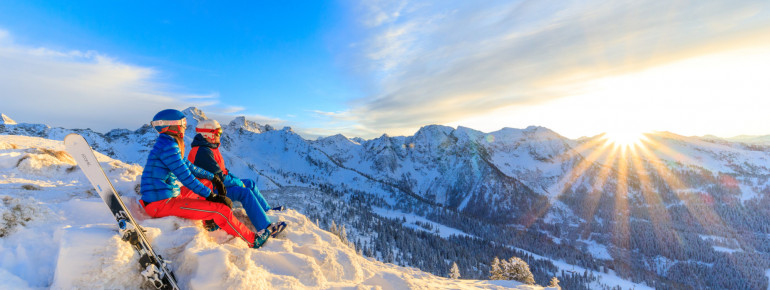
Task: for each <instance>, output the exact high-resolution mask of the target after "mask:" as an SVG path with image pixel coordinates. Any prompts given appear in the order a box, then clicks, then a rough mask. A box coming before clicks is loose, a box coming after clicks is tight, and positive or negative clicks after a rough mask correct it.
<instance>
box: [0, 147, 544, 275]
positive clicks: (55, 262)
mask: <svg viewBox="0 0 770 290" xmlns="http://www.w3.org/2000/svg"><path fill="white" fill-rule="evenodd" d="M63 150H64V146H63V144H62V142H61V141H54V140H47V139H42V138H36V137H22V136H0V215H1V216H2V219H1V220H0V289H28V288H33V289H34V288H55V289H60V288H66V289H71V288H78V289H93V288H109V289H137V288H139V287H140V286H141V285H140V284H141V280H140V278H139V277H140V276H139V269H138V267H137V259H138V256H137V254H136V253H135V252H134V251H133V250H132V249H131V247H130V246H129V245H128V244H127V243H125V242H123V241H121V240H120V238H119V237H118V235H117V227H116V225H115V222H114V219H113V218H112V216H111V214H110V213H109V211H108V210H107V208H106V206H105V205H104V203H103V202H102V201H101V199H100V198H99V197H98V196H97V195H96V194H95V193H94V191H93V190H92V189H91V186H90V184H89V183H88V181H87V180H86V179H85V176H84V175H83V174H82V173H81V172H80V170H79V169H78V168H77V167H76V166H75V163H74V161H73V160H72V158H71V157H70V156H68V155H67V154H64V153H63ZM97 157H98V158H99V161H100V163H101V165H102V167H103V168H104V169H105V172H106V173H107V176H108V177H109V178H110V179H111V180H112V182H113V183H114V185H115V188H116V189H117V190H118V191H119V192H120V193H121V194H122V196H123V200H124V202H125V203H126V204H127V205H129V207H130V209H131V212H132V214H133V215H134V217H135V218H136V219H137V220H138V221H139V223H140V224H141V225H142V226H143V227H144V228H145V229H146V230H147V235H148V238H149V239H150V240H151V241H152V244H153V247H154V248H155V250H156V251H157V252H158V253H159V254H161V255H163V256H164V257H165V258H166V259H167V260H170V261H172V264H171V265H170V267H171V269H172V270H173V271H174V272H175V273H176V276H177V278H178V280H179V284H180V285H181V286H182V288H185V289H274V288H280V289H286V288H291V289H296V288H313V289H375V288H381V289H408V288H432V289H435V288H439V289H441V288H446V289H475V288H485V289H489V288H492V289H495V288H507V287H513V288H518V289H540V288H541V287H536V286H527V285H521V284H520V283H517V282H512V281H479V280H452V279H447V278H442V277H437V276H434V275H432V274H429V273H425V272H422V271H420V270H418V269H414V268H405V267H399V266H395V265H393V264H385V263H381V262H378V261H375V260H372V259H369V258H365V257H362V256H360V255H358V254H357V253H356V252H355V250H354V249H352V248H350V247H348V246H346V245H344V244H343V243H342V242H341V241H340V240H339V238H338V237H337V236H335V235H333V234H331V233H329V232H327V231H324V230H322V229H320V228H318V227H317V226H316V225H315V224H314V223H313V222H311V221H310V220H308V219H307V218H306V217H305V216H303V215H302V214H300V213H298V212H296V211H294V210H291V209H289V210H287V211H285V212H279V213H273V212H271V213H269V214H270V217H271V219H274V220H276V219H277V220H285V221H287V222H288V223H289V224H290V226H289V228H288V229H287V230H286V231H285V232H284V234H282V236H280V237H279V238H277V239H271V240H269V241H268V242H267V243H266V244H265V246H264V247H263V248H260V249H258V250H255V249H250V248H248V247H247V245H246V243H245V242H243V241H241V240H239V239H233V238H231V237H230V236H228V235H227V234H225V233H224V232H223V231H216V232H212V233H209V232H207V231H205V230H203V228H202V227H201V226H200V225H199V223H198V222H195V221H190V220H185V219H180V218H176V217H166V218H160V219H150V218H148V217H147V216H146V215H145V214H144V213H143V211H142V210H141V209H140V208H139V207H138V205H137V203H136V199H137V198H138V195H137V193H136V189H137V184H138V182H139V179H138V177H139V175H140V174H141V170H142V168H141V167H140V166H138V165H135V164H133V165H129V164H126V163H123V162H121V161H117V160H113V159H111V158H109V157H106V156H104V155H101V154H97ZM440 230H441V231H442V233H444V231H445V230H447V231H450V230H452V229H444V228H441V229H440ZM447 233H449V232H447Z"/></svg>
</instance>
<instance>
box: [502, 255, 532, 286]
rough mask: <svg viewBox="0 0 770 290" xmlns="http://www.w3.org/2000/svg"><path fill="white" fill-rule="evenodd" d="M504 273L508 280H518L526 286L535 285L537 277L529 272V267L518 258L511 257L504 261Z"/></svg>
mask: <svg viewBox="0 0 770 290" xmlns="http://www.w3.org/2000/svg"><path fill="white" fill-rule="evenodd" d="M502 264H503V267H501V268H503V273H504V275H505V277H506V280H516V281H519V282H522V283H524V284H529V285H533V284H535V277H534V276H532V272H531V271H530V270H529V265H527V262H524V260H522V259H519V258H517V257H511V259H509V260H508V261H503V263H502Z"/></svg>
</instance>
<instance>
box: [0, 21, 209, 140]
mask: <svg viewBox="0 0 770 290" xmlns="http://www.w3.org/2000/svg"><path fill="white" fill-rule="evenodd" d="M10 38H11V36H10V34H9V33H8V32H7V31H4V30H0V103H2V104H3V105H2V107H1V108H0V111H2V113H5V114H7V115H9V116H12V118H14V119H16V120H17V121H19V122H30V123H45V124H48V125H51V126H61V127H67V128H91V129H94V130H97V131H107V130H109V129H114V128H129V129H136V128H138V127H140V126H141V125H142V124H145V123H148V122H149V121H150V119H151V118H152V116H153V115H155V113H157V112H158V111H160V110H163V109H166V108H176V109H184V108H186V107H188V106H198V107H206V106H212V105H216V104H218V100H217V98H216V96H215V95H191V94H179V93H174V92H171V91H169V90H167V89H166V88H167V85H166V84H164V83H161V82H159V81H156V78H157V76H158V74H159V73H158V71H156V70H154V69H151V68H147V67H141V66H137V65H132V64H126V63H122V62H120V61H119V60H116V59H114V58H111V57H109V56H106V55H103V54H100V53H98V52H95V51H78V50H72V51H59V50H53V49H49V48H45V47H25V46H20V45H16V44H14V43H13V42H12V41H10Z"/></svg>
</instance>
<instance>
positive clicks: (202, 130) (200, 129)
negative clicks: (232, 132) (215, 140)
mask: <svg viewBox="0 0 770 290" xmlns="http://www.w3.org/2000/svg"><path fill="white" fill-rule="evenodd" d="M195 132H198V133H211V134H214V135H217V136H219V135H222V128H216V129H203V128H195Z"/></svg>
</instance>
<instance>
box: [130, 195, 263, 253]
mask: <svg viewBox="0 0 770 290" xmlns="http://www.w3.org/2000/svg"><path fill="white" fill-rule="evenodd" d="M195 196H197V195H195ZM144 211H146V212H147V214H148V215H150V216H151V217H154V218H159V217H166V216H178V217H181V218H186V219H191V220H214V223H216V224H217V225H218V226H219V227H220V228H221V229H223V230H225V232H227V233H228V234H230V235H232V236H235V237H239V238H241V239H243V240H244V241H246V243H248V244H249V247H253V246H254V237H255V235H254V232H252V231H250V230H249V229H248V228H247V227H246V226H245V225H244V224H242V223H241V222H240V221H238V219H237V218H235V216H234V215H233V211H232V210H231V209H230V208H229V207H227V206H226V205H224V204H221V203H216V202H210V201H207V200H205V199H198V198H195V197H192V196H191V197H183V196H177V197H172V198H168V199H164V200H159V201H156V202H152V203H150V204H147V205H145V206H144Z"/></svg>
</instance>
